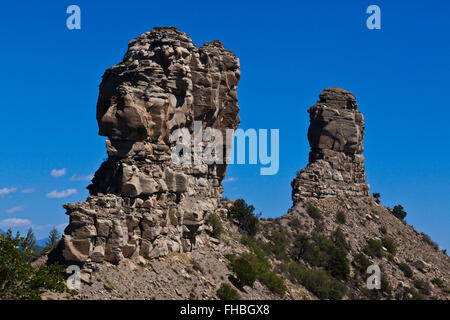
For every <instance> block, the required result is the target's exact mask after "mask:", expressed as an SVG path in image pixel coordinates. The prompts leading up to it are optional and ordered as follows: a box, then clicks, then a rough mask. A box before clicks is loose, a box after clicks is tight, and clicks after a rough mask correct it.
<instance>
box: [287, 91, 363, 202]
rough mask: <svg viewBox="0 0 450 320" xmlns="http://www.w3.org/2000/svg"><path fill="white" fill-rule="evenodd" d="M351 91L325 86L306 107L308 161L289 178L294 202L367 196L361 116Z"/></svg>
mask: <svg viewBox="0 0 450 320" xmlns="http://www.w3.org/2000/svg"><path fill="white" fill-rule="evenodd" d="M357 107H358V105H357V103H356V99H355V97H354V96H353V94H352V93H351V92H348V91H346V90H343V89H340V88H338V87H334V88H329V89H325V90H324V91H323V92H322V93H321V94H320V95H319V101H318V102H317V103H316V104H314V105H313V106H312V107H311V108H310V109H309V110H308V112H309V115H310V127H309V130H308V140H309V144H310V146H311V151H310V153H309V164H308V166H307V167H306V168H304V169H302V170H301V172H300V173H299V174H298V175H297V177H296V178H295V179H294V181H292V187H293V190H292V199H293V201H294V203H296V202H298V201H299V200H301V199H304V198H308V197H315V198H326V197H331V196H343V195H348V196H367V195H369V185H368V184H367V183H366V182H365V180H366V173H365V169H364V156H363V155H362V152H363V150H364V148H363V138H364V117H363V115H362V114H361V113H360V112H359V111H358V110H357Z"/></svg>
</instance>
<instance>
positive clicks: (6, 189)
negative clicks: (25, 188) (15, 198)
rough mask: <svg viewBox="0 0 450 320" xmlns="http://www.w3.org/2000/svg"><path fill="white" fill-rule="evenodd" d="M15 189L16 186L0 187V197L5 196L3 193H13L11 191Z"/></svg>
mask: <svg viewBox="0 0 450 320" xmlns="http://www.w3.org/2000/svg"><path fill="white" fill-rule="evenodd" d="M16 191H17V187H15V188H3V189H0V198H1V197H3V196H5V195H7V194H9V193H13V192H16Z"/></svg>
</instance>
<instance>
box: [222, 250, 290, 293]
mask: <svg viewBox="0 0 450 320" xmlns="http://www.w3.org/2000/svg"><path fill="white" fill-rule="evenodd" d="M258 252H259V253H262V251H261V250H259V251H258ZM228 258H229V260H230V261H231V263H230V265H231V270H232V271H233V272H234V273H235V274H236V278H237V279H238V281H239V283H240V284H241V285H242V286H244V285H248V286H253V283H254V282H255V280H256V279H258V280H259V281H260V282H261V283H263V284H264V285H266V286H267V287H268V288H269V289H270V290H271V291H272V292H275V293H278V294H280V295H282V294H284V292H285V291H286V286H285V285H284V281H283V279H282V278H280V277H279V276H278V275H277V274H276V273H275V272H273V271H271V266H270V263H269V261H268V260H267V258H266V257H265V256H264V255H262V254H255V253H249V252H245V253H242V254H240V255H239V256H235V255H231V256H228Z"/></svg>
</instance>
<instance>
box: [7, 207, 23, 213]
mask: <svg viewBox="0 0 450 320" xmlns="http://www.w3.org/2000/svg"><path fill="white" fill-rule="evenodd" d="M24 209H25V207H24V206H17V207H13V208H11V209H8V210H5V211H6V212H7V213H15V212H19V211H23V210H24Z"/></svg>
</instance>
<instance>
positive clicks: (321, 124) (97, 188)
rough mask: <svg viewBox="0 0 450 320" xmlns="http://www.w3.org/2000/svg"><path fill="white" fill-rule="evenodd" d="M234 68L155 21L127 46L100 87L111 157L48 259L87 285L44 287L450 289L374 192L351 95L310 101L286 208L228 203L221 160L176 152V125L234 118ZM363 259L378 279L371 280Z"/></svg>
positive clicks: (165, 291)
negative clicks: (257, 212) (184, 158)
mask: <svg viewBox="0 0 450 320" xmlns="http://www.w3.org/2000/svg"><path fill="white" fill-rule="evenodd" d="M239 78H240V71H239V60H238V59H237V58H236V56H235V55H234V54H232V53H231V52H230V51H227V50H225V49H224V47H223V45H222V44H221V43H220V42H219V41H213V42H211V43H205V44H204V45H203V46H202V47H196V46H195V45H193V44H192V42H191V39H190V38H189V36H188V35H186V34H184V33H182V32H180V31H178V30H177V29H175V28H155V29H154V30H152V31H149V32H146V33H144V34H143V35H141V36H139V37H138V38H136V39H135V40H133V41H131V42H130V43H129V47H128V50H127V53H126V54H125V57H124V58H123V61H122V62H120V63H119V64H117V65H116V66H113V67H111V68H110V69H108V70H107V71H106V72H105V75H104V76H103V81H102V83H101V85H100V94H99V99H98V105H97V120H98V124H99V133H100V134H101V135H104V136H106V137H108V140H107V141H106V148H107V152H108V159H107V160H106V161H105V162H104V163H103V164H102V165H101V167H100V169H99V170H98V171H97V172H96V174H95V177H94V179H93V181H92V184H91V185H90V186H89V187H88V189H89V191H90V196H89V197H88V199H87V200H86V202H79V203H74V204H68V205H66V206H65V208H66V209H67V214H68V215H69V216H70V223H69V226H68V227H67V228H66V230H65V234H64V236H63V240H62V241H61V242H60V244H59V246H58V248H57V249H55V250H54V251H53V252H52V253H51V254H50V255H49V258H51V259H49V260H48V261H51V260H54V259H53V257H54V256H59V257H60V256H61V255H62V260H63V262H64V263H66V264H73V263H76V264H78V265H80V266H81V267H82V270H81V273H80V276H81V280H82V281H83V284H82V287H81V288H80V289H78V290H75V291H72V292H71V295H69V296H58V295H56V296H55V295H54V294H52V293H46V294H45V295H44V298H53V299H217V298H219V297H222V298H223V295H221V294H220V290H219V291H218V289H219V288H221V287H223V286H228V289H229V291H233V290H234V291H235V292H236V295H237V296H239V297H240V298H241V299H449V298H450V289H449V288H450V261H449V258H448V256H447V255H446V253H444V252H443V251H441V250H439V247H438V246H437V245H436V244H435V243H433V242H432V241H431V239H430V238H429V237H428V236H426V235H425V234H422V233H420V232H418V231H417V230H415V229H414V228H413V227H412V226H410V225H408V224H407V223H406V222H405V221H403V220H401V219H399V218H398V217H396V216H395V215H394V214H393V212H392V209H390V208H386V207H385V206H383V205H382V204H381V203H380V201H379V199H376V198H374V197H372V196H370V194H369V185H368V184H367V183H366V182H365V179H366V173H365V170H364V157H363V156H362V152H363V137H364V118H363V115H362V114H361V112H359V111H358V108H357V106H358V105H357V102H356V98H355V97H354V96H353V94H352V93H350V92H348V91H346V90H343V89H340V88H337V87H334V88H329V89H325V90H324V91H323V92H322V93H321V94H320V95H319V101H318V102H317V103H315V104H314V105H313V106H312V107H311V108H310V109H309V111H308V112H309V115H310V126H309V130H308V140H309V143H310V146H311V151H310V155H309V164H308V165H307V167H306V168H304V169H303V170H301V172H300V173H298V175H297V176H296V177H295V178H294V180H293V182H292V187H293V189H292V199H293V206H292V208H291V209H290V210H289V212H288V213H287V214H285V215H283V216H282V217H279V218H276V219H257V218H256V217H255V216H254V215H253V212H252V210H253V209H252V207H251V206H247V205H245V204H244V205H243V202H242V201H236V202H235V201H228V200H223V199H222V191H223V187H222V185H221V181H222V179H223V178H224V176H225V172H226V164H214V163H212V164H205V163H204V162H200V163H196V162H195V161H193V162H191V163H178V164H177V163H176V162H174V161H173V159H172V153H171V150H172V149H173V147H174V146H175V145H176V142H177V139H173V135H172V134H173V133H174V132H175V131H176V130H177V129H184V130H185V132H187V133H189V134H192V133H195V132H194V131H196V130H198V129H196V126H195V121H196V120H199V121H201V123H202V127H201V129H206V128H207V127H212V128H216V129H218V130H220V131H221V132H224V131H225V130H226V129H232V130H234V129H236V127H237V125H238V124H239V117H238V110H239V108H238V104H237V95H236V88H237V84H238V81H239ZM305 131H306V124H305ZM220 146H221V148H223V149H224V152H223V157H226V155H227V153H226V149H227V148H226V145H225V144H223V145H220ZM238 204H239V205H238ZM255 220H256V221H255ZM249 228H250V229H249ZM238 262H239V263H238ZM370 265H373V266H378V267H379V268H380V271H381V288H380V289H373V290H370V289H368V288H367V285H366V280H367V277H368V274H367V272H366V271H367V267H368V266H370ZM240 266H245V268H240ZM243 278H247V280H248V279H252V281H245V282H244V281H242V279H243Z"/></svg>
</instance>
